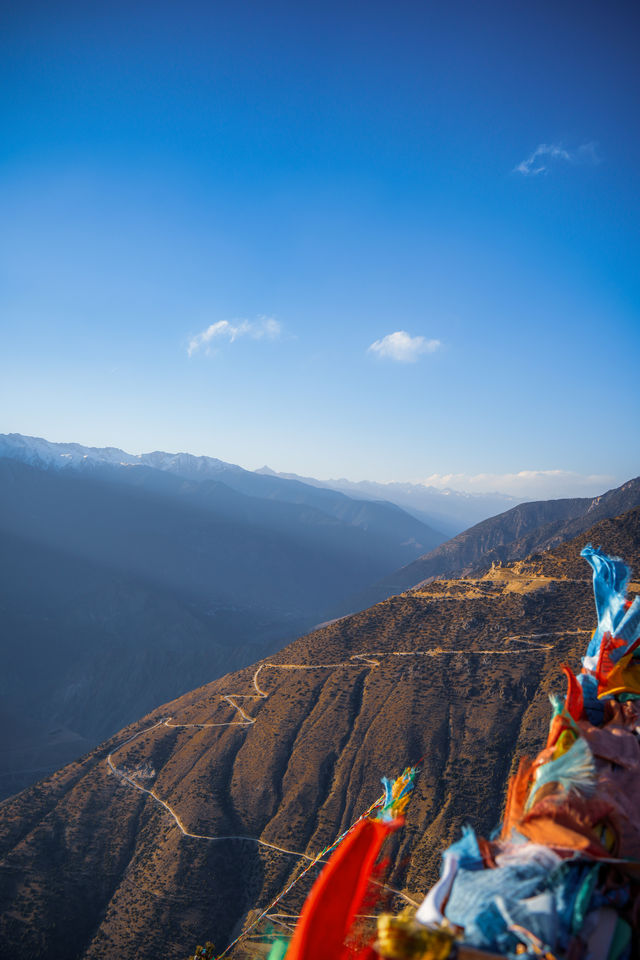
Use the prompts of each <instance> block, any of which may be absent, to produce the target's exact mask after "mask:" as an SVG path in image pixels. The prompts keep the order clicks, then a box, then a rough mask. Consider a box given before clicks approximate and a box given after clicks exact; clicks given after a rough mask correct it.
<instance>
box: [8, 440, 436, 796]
mask: <svg viewBox="0 0 640 960" xmlns="http://www.w3.org/2000/svg"><path fill="white" fill-rule="evenodd" d="M43 443H44V441H43ZM83 449H85V448H80V451H82V450H83ZM117 453H118V451H116V452H115V453H114V456H116V454H117ZM78 456H80V454H78ZM81 456H82V457H83V456H84V454H82V455H81ZM83 462H84V461H83V460H82V459H81V460H80V463H81V465H82V463H83ZM37 463H38V465H34V464H30V463H26V462H22V461H20V460H15V459H9V458H1V457H0V626H1V628H2V631H3V636H4V638H5V640H4V661H3V670H2V672H1V675H0V695H1V696H2V703H3V707H4V709H6V710H8V711H9V712H10V713H11V715H12V717H13V718H14V720H15V722H16V723H18V724H20V725H22V727H23V728H25V729H26V728H27V727H29V728H30V729H31V734H32V735H31V737H30V739H29V741H28V744H26V745H25V749H24V750H22V751H17V750H16V748H15V743H14V741H13V739H12V738H11V737H9V736H7V735H5V731H6V730H7V729H8V727H6V726H3V727H2V728H1V729H0V796H6V795H8V794H10V793H11V792H13V791H14V790H17V789H21V788H22V787H23V786H26V785H27V784H28V783H32V782H33V781H34V779H35V778H36V777H37V776H38V773H40V775H42V773H43V772H46V770H47V769H48V770H49V771H53V770H55V769H56V768H57V767H58V766H59V765H60V764H61V763H63V762H66V761H67V760H69V759H71V758H72V757H73V756H78V755H79V754H80V753H81V752H83V750H85V749H86V748H87V747H88V746H89V745H95V744H96V743H98V742H99V741H100V740H102V739H104V737H106V736H110V735H111V734H112V733H113V732H114V731H115V730H118V729H119V728H120V727H122V726H123V725H124V724H126V723H128V722H130V721H131V720H132V719H134V718H135V717H136V716H139V715H140V713H141V712H146V711H147V710H149V709H151V708H152V707H153V706H155V704H157V703H160V702H163V701H164V700H167V699H171V698H173V697H175V696H178V695H179V694H180V693H183V692H184V691H186V690H189V689H191V688H192V687H193V686H194V685H195V684H197V683H198V682H201V681H202V679H203V678H210V677H216V676H220V675H221V674H224V673H227V672H228V671H229V670H232V669H237V668H238V667H239V666H241V665H244V664H246V663H251V662H252V661H254V660H255V659H256V658H257V657H260V656H264V655H265V654H266V653H267V652H270V651H271V650H273V649H276V648H278V647H280V646H282V645H283V644H284V643H286V642H287V641H289V640H291V639H292V638H293V637H295V636H297V635H299V634H300V633H301V632H303V631H305V630H309V629H310V628H311V627H312V626H313V625H314V624H316V623H318V622H319V621H322V620H326V619H327V618H328V617H329V616H335V615H336V613H343V612H344V611H345V609H348V608H347V607H346V606H345V605H344V603H345V598H346V596H347V595H348V594H349V593H351V592H352V591H353V590H354V589H362V588H364V587H365V586H366V585H367V584H368V583H371V582H372V581H373V580H375V579H377V578H378V577H379V576H380V575H381V574H382V573H383V572H384V571H385V570H389V569H392V568H393V566H394V564H395V563H397V562H401V561H402V558H407V557H410V556H415V555H416V554H417V553H419V552H420V550H421V547H420V543H422V542H423V539H422V534H423V533H425V534H426V536H427V542H428V540H429V537H431V535H432V534H431V532H430V531H428V530H427V528H426V527H424V525H423V524H420V523H419V522H418V521H416V520H415V519H414V518H413V517H410V516H409V515H408V514H405V513H403V511H402V510H400V509H399V508H397V507H394V506H393V505H377V504H368V503H361V504H358V503H357V502H356V501H354V500H350V499H349V498H348V497H346V496H343V495H342V494H334V493H332V492H330V491H319V493H320V494H321V497H320V500H321V499H322V498H324V495H325V493H326V494H327V497H328V498H329V499H330V501H331V503H330V507H331V509H330V511H329V512H328V513H327V512H323V511H322V510H321V509H320V508H319V507H318V506H315V505H313V504H312V503H306V502H300V503H294V502H289V501H286V500H280V499H278V498H256V497H252V496H247V495H245V494H243V493H239V492H238V491H236V490H232V489H231V488H230V487H228V486H227V485H226V484H225V483H221V482H219V481H217V480H213V479H211V478H209V477H205V478H204V479H199V480H191V479H188V478H186V477H183V476H178V475H176V474H175V473H173V472H171V471H170V470H160V469H155V468H154V467H150V466H145V465H135V466H128V465H124V466H122V465H120V464H118V463H117V462H113V463H102V462H100V463H93V462H91V463H89V464H88V465H85V466H84V467H82V466H81V467H80V468H79V469H74V468H71V467H65V468H63V469H53V468H52V467H47V465H46V464H43V463H42V462H41V461H37ZM45 467H46V468H45ZM238 470H239V468H238ZM241 473H246V471H241ZM249 476H251V475H249ZM257 479H259V480H260V479H262V478H257ZM264 480H265V481H266V482H268V483H269V484H274V483H276V482H279V481H274V480H273V479H271V478H264ZM298 486H301V487H302V486H303V485H302V484H299V485H298ZM312 492H313V493H314V496H315V491H312ZM316 499H318V498H316ZM325 499H327V498H325ZM318 502H319V501H318ZM337 513H342V514H343V516H342V517H340V516H338V515H337ZM61 728H62V729H63V730H65V731H67V732H66V733H65V734H64V735H63V736H62V739H61V735H60V733H55V731H59V730H60V729H61ZM61 750H62V752H61ZM74 751H75V752H74Z"/></svg>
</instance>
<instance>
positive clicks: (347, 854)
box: [287, 820, 402, 960]
mask: <svg viewBox="0 0 640 960" xmlns="http://www.w3.org/2000/svg"><path fill="white" fill-rule="evenodd" d="M401 823H402V821H401V820H395V821H392V822H391V823H384V822H383V821H381V820H361V821H360V823H359V824H358V825H357V827H356V828H355V829H354V830H353V832H352V833H350V834H349V835H348V836H346V837H345V838H344V840H343V841H342V843H341V844H340V846H339V847H338V848H337V849H336V850H335V851H334V852H333V854H332V855H331V858H330V860H329V862H328V863H327V865H326V866H325V868H324V869H323V871H322V873H321V874H320V876H319V877H318V879H317V880H316V882H315V883H314V885H313V888H312V890H311V893H310V894H309V896H308V897H307V899H306V902H305V905H304V907H303V908H302V913H301V914H300V919H299V921H298V925H297V926H296V929H295V933H294V934H293V937H292V939H291V943H290V945H289V949H288V951H287V960H340V958H342V957H343V956H346V953H347V950H346V947H345V940H346V938H347V935H348V933H349V930H350V928H351V924H352V923H353V920H354V917H355V916H356V914H357V913H358V911H359V910H360V908H361V904H362V901H363V899H364V896H365V894H366V892H367V884H368V882H369V877H370V875H371V871H372V870H373V865H374V864H375V862H376V858H377V856H378V854H379V852H380V848H381V846H382V844H383V842H384V840H385V838H386V837H387V836H388V835H389V834H390V833H392V832H393V831H394V830H395V829H396V828H397V827H398V826H400V825H401Z"/></svg>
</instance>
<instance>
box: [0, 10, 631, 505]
mask: <svg viewBox="0 0 640 960" xmlns="http://www.w3.org/2000/svg"><path fill="white" fill-rule="evenodd" d="M6 18H7V20H8V24H7V28H6V29H5V31H4V37H3V41H2V43H3V46H4V49H3V51H2V57H1V58H0V63H1V65H0V76H1V78H2V87H3V91H4V95H3V97H2V112H3V117H2V130H3V134H2V141H3V142H2V153H1V161H0V162H1V169H0V174H1V179H0V204H1V208H2V221H3V231H2V238H1V239H0V255H1V259H0V310H1V317H2V321H1V322H2V351H1V353H0V403H1V405H2V412H3V416H2V422H1V423H0V430H2V431H4V432H6V431H18V432H22V433H27V434H35V435H39V436H44V437H46V438H47V439H50V440H76V441H78V442H82V443H88V444H93V445H114V446H121V447H124V448H125V449H127V450H129V451H131V452H142V451H148V450H151V449H158V448H159V449H166V450H172V451H175V450H188V451H190V452H193V453H203V454H208V455H211V456H217V457H220V458H222V459H224V460H228V461H232V462H236V463H240V464H242V465H243V466H247V467H250V468H254V467H259V466H261V465H262V464H265V463H266V464H268V465H269V466H271V467H272V468H274V469H277V470H283V471H291V472H297V473H301V474H307V475H314V476H318V477H321V478H327V477H336V476H346V477H349V478H350V479H354V480H359V479H365V478H366V479H372V480H381V481H386V480H411V481H420V480H427V479H429V481H430V482H432V483H435V484H438V485H442V486H444V485H451V486H454V487H457V488H459V489H469V490H478V491H479V490H489V489H503V490H508V492H513V493H521V494H522V495H526V496H535V495H540V496H553V495H567V494H570V493H582V494H585V493H597V492H601V490H603V489H605V488H606V487H608V486H612V485H614V484H617V483H620V482H622V481H624V480H625V479H628V478H629V477H631V476H635V475H637V474H638V473H639V472H640V469H639V467H638V447H639V444H638V428H637V424H638V414H639V403H638V400H639V395H640V391H639V388H638V362H637V354H638V350H637V342H638V333H639V331H640V323H639V304H640V296H639V293H640V291H639V286H640V281H639V272H638V262H639V257H638V254H639V252H640V250H639V247H640V243H639V229H640V228H639V224H640V190H639V189H638V174H637V171H638V169H640V135H639V133H638V125H637V122H636V119H637V116H638V111H639V104H638V90H639V86H638V80H639V77H638V73H639V68H638V58H637V48H638V41H639V31H638V27H639V24H640V13H639V11H638V7H637V5H636V4H633V3H630V2H628V3H616V2H615V0H614V2H612V3H609V4H603V3H589V2H581V3H577V2H576V3H570V2H567V3H558V2H553V3H551V2H549V3H542V4H537V5H535V8H534V5H523V4H515V3H513V2H505V3H493V2H491V0H488V2H485V3H482V4H480V3H477V2H476V3H471V2H469V3H464V2H455V0H453V2H450V3H446V4H444V3H428V2H422V3H418V2H411V3H402V2H394V3H375V2H373V3H366V4H365V3H362V2H361V3H348V2H347V3H341V4H332V3H329V2H323V3H322V4H320V3H311V4H306V5H305V4H300V3H278V2H269V3H266V2H262V3H251V2H249V3H245V4H238V3H237V2H236V3H223V2H220V3H218V2H215V3H211V2H206V3H205V2H203V3H194V2H187V3H182V4H176V3H162V2H160V3H150V2H149V3H136V2H135V0H134V2H131V3H127V4H118V3H109V4H102V3H100V2H98V3H94V4H65V3H57V2H55V0H54V2H50V3H48V4H45V3H31V2H29V0H25V2H24V3H21V4H17V5H14V8H13V10H11V11H9V12H8V13H7V14H6Z"/></svg>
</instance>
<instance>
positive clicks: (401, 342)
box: [367, 330, 442, 363]
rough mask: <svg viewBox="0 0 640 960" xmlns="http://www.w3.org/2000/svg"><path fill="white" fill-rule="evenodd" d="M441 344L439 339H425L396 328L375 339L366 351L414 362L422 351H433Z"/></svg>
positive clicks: (404, 361)
mask: <svg viewBox="0 0 640 960" xmlns="http://www.w3.org/2000/svg"><path fill="white" fill-rule="evenodd" d="M440 346H442V344H441V343H440V341H439V340H427V338H426V337H411V336H409V334H408V333H407V331H406V330H396V332H395V333H388V334H387V336H386V337H382V339H381V340H376V341H374V343H372V344H371V346H370V347H369V348H368V351H367V352H368V353H376V354H377V355H378V356H379V357H386V358H388V359H389V360H398V361H399V362H400V363H415V361H416V360H417V359H418V357H419V356H420V355H421V354H423V353H434V352H435V351H436V350H437V349H438V347H440Z"/></svg>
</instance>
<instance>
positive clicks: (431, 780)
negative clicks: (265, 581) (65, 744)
mask: <svg viewBox="0 0 640 960" xmlns="http://www.w3.org/2000/svg"><path fill="white" fill-rule="evenodd" d="M588 536H589V538H590V539H593V540H594V542H595V543H597V544H601V545H602V546H603V547H604V548H605V549H606V550H607V551H608V552H612V553H619V554H621V555H622V556H623V557H625V559H627V560H628V561H629V562H630V563H631V564H632V565H634V566H635V568H636V571H637V569H638V567H639V566H640V509H638V508H636V509H634V510H631V511H629V512H627V513H626V514H624V515H623V516H621V517H618V518H614V519H605V520H601V521H599V523H598V524H597V525H596V526H595V527H594V528H592V529H591V530H590V531H589V534H588ZM586 538H587V537H586V536H585V535H580V537H579V538H578V540H572V541H567V542H565V543H563V544H561V545H560V546H559V547H556V548H554V550H551V551H548V552H547V553H545V554H542V555H538V556H534V557H530V558H529V559H527V560H522V561H517V562H515V563H507V564H496V565H495V566H494V567H493V568H491V569H490V570H489V571H487V573H486V574H484V575H483V576H482V577H476V578H469V579H466V580H462V579H456V580H439V581H435V582H433V583H431V584H428V585H425V586H423V587H420V588H418V589H417V590H414V591H412V592H410V593H407V594H403V595H401V596H396V597H393V598H391V599H389V600H386V601H383V602H382V603H380V604H378V605H376V606H375V607H372V608H370V609H368V610H366V611H362V612H361V613H358V614H355V615H353V616H350V617H347V618H345V619H343V620H341V621H340V622H338V623H334V624H330V625H329V626H327V627H325V628H323V629H322V630H319V631H315V632H314V633H311V634H308V635H306V636H303V637H300V638H299V639H298V640H296V641H294V643H293V644H290V645H289V646H288V647H286V648H284V649H283V650H281V651H280V652H279V653H278V654H274V655H273V656H270V657H269V658H268V660H261V661H259V662H257V663H256V664H254V665H253V666H252V667H250V668H246V669H244V670H241V671H239V672H237V673H235V674H232V675H229V676H226V677H223V678H221V679H219V680H216V681H214V682H213V683H210V684H207V685H205V686H204V687H201V688H198V689H196V690H194V691H192V692H191V693H189V694H185V695H184V696H183V697H181V698H180V699H179V700H177V701H174V702H172V703H169V704H165V705H164V706H162V707H159V708H157V709H155V710H154V711H152V712H151V713H150V714H149V715H148V716H147V717H145V718H143V719H141V720H140V721H137V722H136V723H134V724H132V725H131V726H129V727H128V728H127V729H125V730H123V731H121V732H120V734H119V735H118V736H117V737H114V738H112V739H111V740H110V741H108V742H106V743H105V744H102V745H101V746H100V747H99V748H97V749H96V750H94V751H93V752H92V753H91V754H90V755H89V756H88V757H86V758H85V759H84V760H83V761H82V762H80V763H78V762H76V763H73V764H71V765H69V766H68V767H66V768H65V769H64V770H61V771H59V772H58V773H57V774H55V775H54V776H53V777H51V778H49V780H47V781H45V782H43V783H41V784H39V785H37V786H35V787H31V788H29V789H27V790H26V791H24V792H23V793H22V794H21V795H19V796H18V797H16V798H14V799H13V800H9V801H5V802H4V804H3V805H2V806H1V807H0V811H1V812H2V819H1V827H0V855H1V856H2V861H1V862H2V866H3V869H2V870H0V900H1V901H2V903H3V908H4V909H3V912H2V919H1V920H0V938H1V942H3V943H4V944H6V946H7V948H10V949H11V950H12V951H14V955H15V956H16V957H17V958H22V957H25V958H26V957H27V956H29V957H33V958H37V957H41V956H42V957H44V956H47V957H48V958H53V960H58V958H60V960H62V958H63V957H68V956H76V957H78V958H87V960H89V958H91V960H98V958H101V960H111V958H113V960H115V958H118V960H129V958H131V960H133V958H134V957H135V958H136V960H147V958H149V960H151V958H152V957H157V956H158V955H162V956H163V957H166V958H167V960H173V958H176V960H177V958H179V957H183V956H185V955H186V954H187V953H188V952H189V950H190V949H193V946H194V944H195V943H196V942H202V941H203V940H205V939H211V940H213V941H214V942H216V944H217V945H218V948H219V949H220V948H221V947H222V946H224V945H225V943H226V942H228V941H229V940H230V939H231V936H232V934H233V932H234V931H236V932H238V931H239V930H240V929H241V928H242V927H243V925H245V924H246V923H247V922H249V919H250V918H251V917H254V916H255V913H253V912H252V911H255V909H256V908H260V909H264V907H265V906H266V905H267V904H269V903H270V902H272V901H273V899H274V897H275V896H276V895H277V894H278V892H279V891H281V890H283V888H284V887H285V886H287V885H288V884H289V883H290V882H291V880H292V879H294V878H295V876H296V870H300V869H301V865H302V864H303V863H307V862H308V860H305V859H304V857H309V856H312V855H314V854H315V852H316V851H317V850H319V849H321V848H322V847H323V846H324V845H325V844H326V843H327V842H330V841H331V840H332V839H333V838H334V837H335V836H337V835H338V834H339V833H340V832H341V831H342V830H343V829H344V828H345V827H346V826H347V825H348V824H349V823H351V822H352V821H353V820H354V819H355V818H356V817H357V816H358V815H359V814H360V813H362V811H363V810H364V809H366V808H367V807H368V806H369V805H370V804H371V803H372V802H373V800H375V799H376V798H377V796H378V795H379V793H380V785H379V782H378V780H379V777H380V775H381V774H383V773H385V774H387V775H390V774H393V773H394V772H398V771H399V770H400V769H402V767H403V766H404V765H405V764H406V763H407V762H415V761H416V760H418V759H419V758H420V757H423V762H422V764H421V766H422V772H421V774H420V777H419V778H418V781H417V783H416V788H415V790H414V795H413V799H412V801H411V805H410V807H409V812H408V817H407V826H406V828H405V830H404V831H403V832H402V834H398V835H396V836H395V838H394V839H393V840H392V841H391V842H390V845H389V847H388V849H387V854H388V855H389V857H390V859H391V864H392V867H391V871H390V874H389V877H388V880H387V881H386V882H388V883H389V884H390V885H391V886H392V887H393V888H394V889H399V890H400V891H401V893H402V895H403V896H408V897H410V898H412V899H414V900H415V899H416V898H417V897H419V896H420V895H421V894H422V893H423V892H424V890H425V887H426V886H427V885H428V883H429V882H430V881H431V880H432V879H433V877H434V876H435V873H436V872H437V868H438V861H439V854H440V850H441V849H442V847H443V846H444V845H447V844H448V843H449V842H451V841H452V840H453V839H455V838H456V836H457V833H458V831H459V829H460V827H461V825H462V824H463V823H464V822H466V821H467V820H470V821H472V822H473V824H474V826H475V827H476V828H477V829H478V830H479V831H480V832H481V833H488V832H490V831H491V829H492V828H493V826H494V825H495V822H496V821H497V819H498V818H499V815H500V806H501V802H502V797H503V789H504V785H505V782H506V776H507V774H508V772H509V770H510V768H511V766H512V764H513V762H514V758H515V756H516V755H517V754H518V753H521V752H529V753H531V752H533V751H535V750H536V749H537V748H538V746H539V745H540V743H541V741H542V740H543V738H544V736H545V731H546V726H547V723H548V701H547V695H548V692H549V691H550V690H552V689H555V690H558V689H559V688H562V686H563V680H562V678H561V676H559V671H558V662H559V661H561V660H566V661H568V662H569V663H570V664H572V665H573V666H575V665H576V664H577V661H578V659H579V657H580V655H581V654H582V653H583V651H584V648H585V645H586V642H587V639H588V637H589V635H590V633H591V631H592V629H593V625H594V622H595V614H594V607H593V595H592V586H591V581H590V577H589V572H588V570H587V569H586V565H585V564H584V561H582V560H581V559H580V557H579V551H580V549H581V548H582V547H583V546H584V544H585V540H586ZM639 588H640V584H638V583H637V581H634V584H633V585H632V589H635V590H636V591H637V590H638V589H639ZM168 718H170V719H168ZM109 757H111V766H110V765H109V762H108V758H109ZM114 771H115V772H114ZM150 790H151V791H152V794H150V793H149V792H143V791H150ZM171 811H174V814H172V813H171ZM174 815H175V816H177V818H178V820H176V819H175V816H174ZM178 821H180V823H181V824H182V825H183V827H184V829H185V830H186V831H187V834H191V836H188V835H186V836H185V834H184V833H182V832H181V830H180V829H179V825H178ZM193 835H195V836H193ZM207 837H214V838H216V839H214V840H209V839H206V838H207ZM221 837H227V838H236V839H226V840H220V838H221ZM242 838H245V839H242ZM283 851H285V852H283ZM286 851H289V852H286ZM98 864H100V865H101V867H100V869H98ZM56 865H58V866H57V867H56ZM314 869H316V868H314ZM52 870H56V872H55V873H52ZM313 875H314V873H313V871H311V873H310V875H309V877H308V879H309V880H310V879H312V877H313ZM305 884H306V881H305ZM307 889H308V885H307V886H305V885H303V884H300V885H298V886H295V887H294V889H293V890H292V891H291V893H290V894H288V895H287V898H286V899H285V900H284V901H283V902H282V904H281V905H280V906H279V908H278V909H279V910H282V911H284V912H285V913H287V914H288V915H295V914H296V913H297V912H298V911H299V909H300V904H301V898H302V897H303V896H304V894H305V892H306V890H307ZM401 899H402V898H401ZM54 921H55V922H54ZM265 922H266V921H265ZM269 922H271V923H275V922H276V920H275V919H272V920H271V921H269ZM232 956H233V957H234V958H240V957H245V956H251V954H247V953H246V952H243V950H242V948H241V947H239V948H238V949H237V950H236V951H235V952H234V953H233V954H232Z"/></svg>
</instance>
